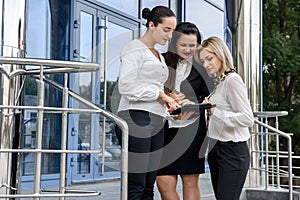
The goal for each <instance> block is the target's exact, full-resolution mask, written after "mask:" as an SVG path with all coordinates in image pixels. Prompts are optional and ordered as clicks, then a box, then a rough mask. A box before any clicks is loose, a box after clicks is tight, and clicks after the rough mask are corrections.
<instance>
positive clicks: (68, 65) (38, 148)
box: [0, 57, 128, 200]
mask: <svg viewBox="0 0 300 200" xmlns="http://www.w3.org/2000/svg"><path fill="white" fill-rule="evenodd" d="M0 64H1V65H0V72H1V73H2V74H4V75H5V76H6V77H7V78H8V79H13V78H14V77H15V76H23V75H30V76H32V77H34V78H36V79H39V82H38V105H37V106H17V105H0V113H2V114H3V110H9V111H10V113H9V114H8V115H11V116H13V115H14V114H15V113H20V110H25V109H31V110H36V111H37V118H36V126H37V127H36V128H37V129H36V130H37V131H36V144H35V149H7V148H6V149H2V148H1V149H0V153H22V152H27V153H35V164H34V193H33V194H17V193H16V194H6V195H0V198H34V199H39V198H41V197H60V199H64V198H65V197H87V196H97V195H100V194H101V193H100V192H97V191H88V192H87V191H73V190H72V191H68V190H67V189H66V182H65V177H66V154H80V153H90V154H99V153H101V150H67V123H68V122H67V115H68V114H70V113H97V114H101V115H103V116H105V117H107V118H109V119H112V120H113V121H114V122H115V123H116V124H117V125H118V126H119V127H120V128H121V129H122V132H123V134H122V135H123V139H122V142H123V144H122V165H121V167H122V173H121V176H122V183H121V199H122V200H126V199H127V171H128V170H127V169H128V163H127V162H128V126H127V123H126V122H125V121H124V120H122V119H121V118H119V117H118V116H116V115H114V114H113V113H111V112H108V111H105V110H103V109H101V108H99V107H98V106H97V105H95V104H93V103H91V102H90V101H87V100H85V99H84V98H82V97H81V96H80V95H78V94H76V93H75V92H72V91H70V90H69V88H68V73H77V72H92V71H97V70H98V69H99V67H100V66H99V65H98V64H95V63H84V62H73V61H58V60H45V59H29V58H11V57H0ZM6 64H10V65H22V66H25V65H30V66H37V67H36V68H34V69H25V68H24V67H22V68H19V69H17V70H14V71H9V70H8V69H9V68H7V67H6V68H5V67H4V65H6ZM55 73H62V74H64V85H60V84H59V83H57V82H55V81H53V80H51V79H48V78H47V77H46V76H45V74H55ZM45 82H46V83H48V84H51V85H53V86H54V87H56V88H58V89H60V90H61V91H62V94H63V98H62V107H61V108H59V107H45V106H44V84H45ZM18 96H20V95H18ZM69 96H71V97H73V98H74V99H76V100H78V101H79V102H81V103H83V104H84V105H86V106H87V107H88V109H74V108H68V97H69ZM46 111H47V112H54V113H60V114H61V116H62V129H61V149H60V150H50V149H42V134H43V132H42V128H43V114H44V112H46ZM42 153H58V154H60V155H61V157H60V181H59V190H58V191H57V193H55V194H42V193H41V188H40V183H41V174H42V173H41V162H42ZM13 173H16V172H13ZM1 187H6V188H8V189H9V190H11V189H15V188H11V187H10V186H9V185H6V184H5V183H2V185H1V186H0V188H1Z"/></svg>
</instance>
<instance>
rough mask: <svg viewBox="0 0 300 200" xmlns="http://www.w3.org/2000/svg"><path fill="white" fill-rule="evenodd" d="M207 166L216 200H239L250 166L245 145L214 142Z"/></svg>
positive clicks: (248, 154) (244, 143) (247, 149)
mask: <svg viewBox="0 0 300 200" xmlns="http://www.w3.org/2000/svg"><path fill="white" fill-rule="evenodd" d="M208 164H209V168H210V174H211V182H212V186H213V189H214V193H215V197H216V199H218V200H239V198H240V195H241V192H242V189H243V186H244V183H245V179H246V176H247V173H248V169H249V164H250V153H249V148H248V145H247V143H246V142H240V143H234V142H220V141H218V142H216V144H215V145H214V146H213V148H212V149H211V151H210V152H209V153H208Z"/></svg>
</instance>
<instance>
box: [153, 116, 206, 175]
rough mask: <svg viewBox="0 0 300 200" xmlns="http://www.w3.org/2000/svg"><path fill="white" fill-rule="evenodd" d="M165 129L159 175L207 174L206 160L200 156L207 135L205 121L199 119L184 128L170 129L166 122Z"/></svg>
mask: <svg viewBox="0 0 300 200" xmlns="http://www.w3.org/2000/svg"><path fill="white" fill-rule="evenodd" d="M200 117H204V115H201V116H200ZM164 128H165V134H164V147H163V156H162V159H161V165H160V169H159V170H158V174H157V175H158V176H160V175H189V174H201V173H205V158H204V157H203V156H199V152H200V148H201V146H202V143H203V140H204V138H205V135H206V124H205V120H203V118H202V120H199V119H198V120H196V121H195V122H194V123H192V124H191V125H188V126H186V127H182V128H168V122H166V124H165V127H164ZM202 148H205V147H202Z"/></svg>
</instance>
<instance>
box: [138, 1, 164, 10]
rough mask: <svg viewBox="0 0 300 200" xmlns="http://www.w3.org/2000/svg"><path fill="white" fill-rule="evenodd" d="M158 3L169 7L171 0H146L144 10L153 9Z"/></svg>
mask: <svg viewBox="0 0 300 200" xmlns="http://www.w3.org/2000/svg"><path fill="white" fill-rule="evenodd" d="M157 5H161V6H167V7H169V0H144V1H143V6H142V10H143V8H150V9H152V8H154V7H155V6H157Z"/></svg>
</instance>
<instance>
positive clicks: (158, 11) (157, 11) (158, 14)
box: [142, 6, 176, 27]
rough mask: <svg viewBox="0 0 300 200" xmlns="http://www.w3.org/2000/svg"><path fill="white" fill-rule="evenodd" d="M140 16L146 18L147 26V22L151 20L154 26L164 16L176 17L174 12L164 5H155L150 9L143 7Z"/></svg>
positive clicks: (160, 21) (147, 24)
mask: <svg viewBox="0 0 300 200" xmlns="http://www.w3.org/2000/svg"><path fill="white" fill-rule="evenodd" d="M142 17H143V18H144V19H147V23H146V27H149V22H153V24H154V26H157V25H158V24H160V23H162V21H163V18H164V17H176V16H175V14H174V12H173V11H172V10H171V9H170V8H168V7H165V6H156V7H154V8H153V9H152V10H150V9H149V8H144V9H143V11H142Z"/></svg>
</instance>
